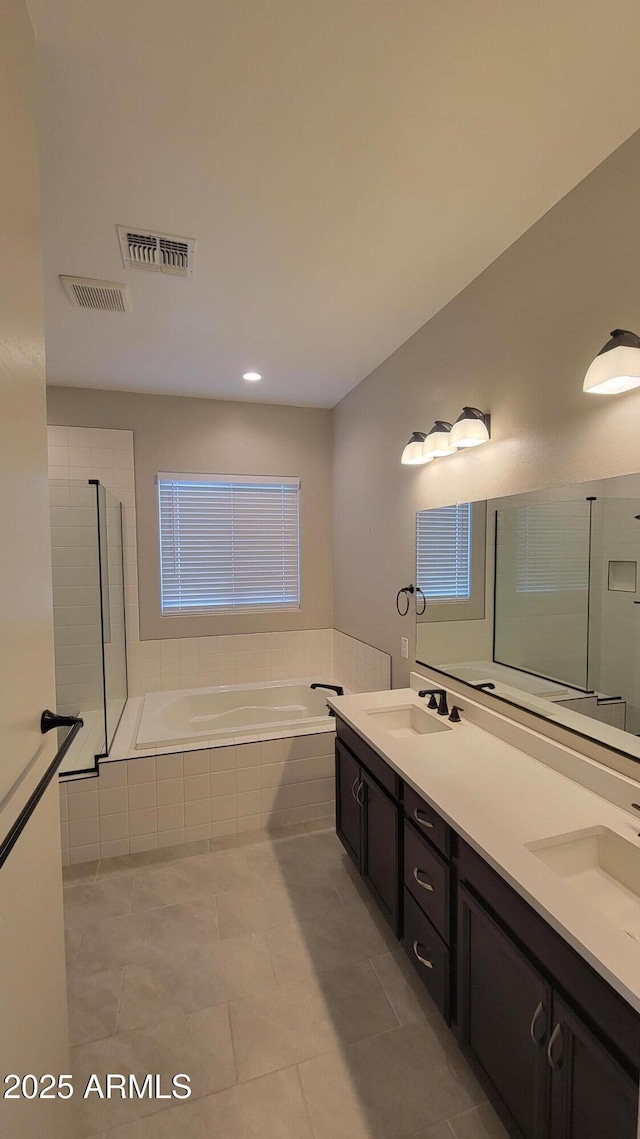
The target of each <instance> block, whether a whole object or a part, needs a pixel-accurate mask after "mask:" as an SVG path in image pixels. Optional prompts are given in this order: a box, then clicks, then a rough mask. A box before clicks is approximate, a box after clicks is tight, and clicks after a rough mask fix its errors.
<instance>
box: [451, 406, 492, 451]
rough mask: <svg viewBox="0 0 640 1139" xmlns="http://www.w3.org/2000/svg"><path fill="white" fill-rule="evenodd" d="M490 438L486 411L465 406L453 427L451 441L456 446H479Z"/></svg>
mask: <svg viewBox="0 0 640 1139" xmlns="http://www.w3.org/2000/svg"><path fill="white" fill-rule="evenodd" d="M490 438H491V436H490V435H489V428H488V426H487V420H486V417H485V415H484V413H483V412H482V411H479V410H478V408H477V407H463V409H462V414H461V415H459V416H458V418H457V419H456V421H455V423H454V425H453V427H452V428H451V433H450V435H449V441H450V442H451V443H452V444H453V445H454V446H455V447H479V446H480V444H481V443H488V442H489V439H490Z"/></svg>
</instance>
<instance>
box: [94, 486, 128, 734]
mask: <svg viewBox="0 0 640 1139" xmlns="http://www.w3.org/2000/svg"><path fill="white" fill-rule="evenodd" d="M97 491H98V527H99V545H100V584H101V591H100V592H101V599H102V606H101V608H102V646H103V669H104V689H105V692H104V696H105V731H106V751H107V753H108V752H109V749H110V748H111V744H112V743H113V737H114V736H115V733H116V728H117V727H118V723H119V722H120V717H121V715H122V712H123V709H124V706H125V704H126V701H127V654H126V640H125V621H124V569H123V555H122V503H121V502H120V500H119V499H117V498H116V497H115V495H113V494H111V493H110V491H108V490H105V488H104V487H103V486H98V488H97Z"/></svg>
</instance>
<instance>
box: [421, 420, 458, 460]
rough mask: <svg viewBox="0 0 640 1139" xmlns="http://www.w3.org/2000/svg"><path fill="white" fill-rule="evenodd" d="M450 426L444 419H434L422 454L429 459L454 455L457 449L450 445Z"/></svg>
mask: <svg viewBox="0 0 640 1139" xmlns="http://www.w3.org/2000/svg"><path fill="white" fill-rule="evenodd" d="M450 431H451V424H450V423H447V422H446V420H444V419H436V421H435V423H434V425H433V427H432V428H431V430H430V431H429V433H428V435H427V438H426V439H425V441H424V452H425V454H426V455H428V456H429V458H431V459H440V458H441V457H442V456H444V455H453V454H455V452H456V450H457V448H456V447H455V446H453V445H452V443H451V436H450Z"/></svg>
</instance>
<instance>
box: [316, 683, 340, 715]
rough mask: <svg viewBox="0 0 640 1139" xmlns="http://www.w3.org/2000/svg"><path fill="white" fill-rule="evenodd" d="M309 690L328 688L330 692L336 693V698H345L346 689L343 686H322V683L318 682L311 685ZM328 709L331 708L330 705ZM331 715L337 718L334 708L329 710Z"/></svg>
mask: <svg viewBox="0 0 640 1139" xmlns="http://www.w3.org/2000/svg"><path fill="white" fill-rule="evenodd" d="M309 688H328V689H329V691H330V692H335V694H336V696H344V688H343V687H342V685H341V684H321V683H320V681H316V682H315V683H314V684H310V685H309ZM327 708H329V705H328V704H327ZM329 715H330V716H335V712H334V710H333V708H329Z"/></svg>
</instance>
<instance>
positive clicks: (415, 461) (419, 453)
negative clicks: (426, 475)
mask: <svg viewBox="0 0 640 1139" xmlns="http://www.w3.org/2000/svg"><path fill="white" fill-rule="evenodd" d="M426 438H427V436H426V434H425V432H424V431H414V432H413V435H412V436H411V438H410V440H409V442H408V443H407V445H406V447H405V449H404V451H403V452H402V458H401V460H400V462H401V463H402V464H403V465H404V466H405V467H418V466H421V465H422V464H423V463H429V462H431V459H432V458H433V456H432V455H425V453H424V441H425V439H426Z"/></svg>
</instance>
